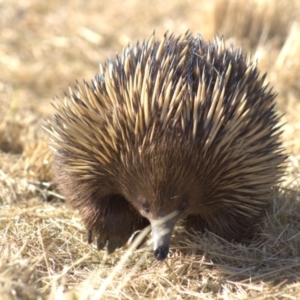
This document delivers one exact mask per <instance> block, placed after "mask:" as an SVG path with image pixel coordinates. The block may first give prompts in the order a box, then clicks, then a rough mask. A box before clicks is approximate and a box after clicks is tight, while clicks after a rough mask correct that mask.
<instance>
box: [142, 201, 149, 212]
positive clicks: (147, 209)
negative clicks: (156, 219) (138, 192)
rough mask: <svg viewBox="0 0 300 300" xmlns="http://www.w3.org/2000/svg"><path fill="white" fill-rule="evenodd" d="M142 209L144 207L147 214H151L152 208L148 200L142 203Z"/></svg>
mask: <svg viewBox="0 0 300 300" xmlns="http://www.w3.org/2000/svg"><path fill="white" fill-rule="evenodd" d="M142 207H143V210H144V211H145V212H146V213H149V211H150V207H149V204H148V202H147V201H146V199H144V200H143V202H142Z"/></svg>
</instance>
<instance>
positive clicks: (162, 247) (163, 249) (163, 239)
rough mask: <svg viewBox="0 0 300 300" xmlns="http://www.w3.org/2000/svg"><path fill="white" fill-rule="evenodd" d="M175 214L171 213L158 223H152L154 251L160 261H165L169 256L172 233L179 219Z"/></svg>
mask: <svg viewBox="0 0 300 300" xmlns="http://www.w3.org/2000/svg"><path fill="white" fill-rule="evenodd" d="M175 214H177V212H175ZM175 214H174V213H171V214H170V215H168V216H166V217H164V218H161V219H160V220H158V221H154V222H151V227H152V239H153V251H154V256H155V258H156V259H158V260H164V259H165V258H167V256H168V253H169V244H170V240H171V236H172V232H173V229H174V226H175V224H176V221H177V219H178V218H176V216H174V215H175Z"/></svg>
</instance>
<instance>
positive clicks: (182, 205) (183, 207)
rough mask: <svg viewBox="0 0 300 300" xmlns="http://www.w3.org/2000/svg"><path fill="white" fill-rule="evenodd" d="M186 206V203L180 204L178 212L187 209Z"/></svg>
mask: <svg viewBox="0 0 300 300" xmlns="http://www.w3.org/2000/svg"><path fill="white" fill-rule="evenodd" d="M187 207H188V205H187V203H186V202H182V203H181V206H180V209H179V210H180V212H184V211H185V210H186V209H187Z"/></svg>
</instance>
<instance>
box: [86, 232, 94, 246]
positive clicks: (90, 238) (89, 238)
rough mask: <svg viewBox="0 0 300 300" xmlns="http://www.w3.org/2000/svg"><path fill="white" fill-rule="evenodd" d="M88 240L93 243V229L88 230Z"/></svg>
mask: <svg viewBox="0 0 300 300" xmlns="http://www.w3.org/2000/svg"><path fill="white" fill-rule="evenodd" d="M87 240H88V243H89V244H91V243H92V241H93V231H92V230H88V231H87Z"/></svg>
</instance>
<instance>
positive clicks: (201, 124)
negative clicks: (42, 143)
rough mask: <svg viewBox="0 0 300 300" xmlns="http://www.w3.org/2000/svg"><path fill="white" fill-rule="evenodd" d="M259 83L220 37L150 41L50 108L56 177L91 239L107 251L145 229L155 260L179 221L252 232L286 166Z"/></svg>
mask: <svg viewBox="0 0 300 300" xmlns="http://www.w3.org/2000/svg"><path fill="white" fill-rule="evenodd" d="M264 80H265V76H260V75H259V72H258V70H257V67H256V65H255V63H253V62H251V61H250V59H248V57H246V56H245V55H243V54H242V52H241V51H240V50H235V49H234V48H232V47H230V48H226V47H225V43H224V41H223V39H218V38H216V39H215V41H214V42H213V43H210V42H205V41H204V40H203V39H202V38H201V37H200V36H197V37H193V36H192V35H191V34H190V33H186V34H185V35H182V36H179V37H175V36H173V35H168V34H165V36H164V38H163V39H162V40H161V41H159V40H158V39H156V37H155V35H154V34H153V35H152V36H151V37H150V39H149V40H147V41H145V42H143V43H142V44H139V43H137V44H136V45H135V46H134V47H130V46H128V47H127V48H125V49H124V51H123V53H122V56H121V57H120V56H116V58H115V60H109V61H108V62H107V63H106V64H105V65H104V66H100V73H99V74H98V75H97V76H96V77H95V79H94V80H93V81H92V82H91V84H87V83H85V85H84V88H83V89H81V87H80V85H78V86H77V88H76V90H75V91H71V92H70V96H69V97H68V96H66V98H65V99H64V100H62V101H59V100H58V101H56V102H55V103H54V106H55V108H56V119H55V120H56V122H55V124H53V125H52V127H51V129H50V130H49V131H50V132H51V134H52V138H51V146H52V148H53V150H54V157H55V158H54V160H55V163H54V174H55V179H56V182H57V184H58V186H59V189H60V191H61V192H62V194H63V195H64V196H65V197H66V200H67V202H69V203H70V204H71V206H72V207H73V208H75V209H78V210H79V213H80V215H81V217H82V219H83V222H84V224H85V226H86V228H87V230H88V241H89V242H92V238H93V237H96V238H97V246H98V249H103V248H104V246H105V245H106V244H107V249H108V252H109V253H111V252H113V251H114V250H115V249H116V248H119V247H121V246H123V245H124V244H125V243H126V241H127V240H128V238H129V237H130V236H131V234H132V233H133V232H135V231H136V230H139V229H142V228H144V227H145V226H147V225H149V223H150V224H151V226H152V235H153V240H154V246H153V247H154V255H155V257H156V258H157V259H158V260H163V259H165V258H166V257H167V255H168V252H169V242H170V237H171V235H172V231H173V228H174V226H175V224H176V223H177V222H178V221H179V220H181V221H182V222H183V224H184V225H185V226H186V228H187V229H188V230H192V229H193V230H196V231H204V230H208V231H211V232H214V233H215V234H217V235H219V236H221V237H223V238H225V239H227V240H230V241H231V240H240V239H241V238H244V237H245V236H247V235H248V234H249V233H251V231H253V225H254V224H256V223H257V222H258V221H259V220H260V218H261V216H262V215H263V213H264V211H265V209H266V207H267V204H268V202H269V200H270V199H271V197H272V196H271V193H272V190H271V188H272V186H273V185H275V184H276V183H277V182H278V180H279V178H280V176H282V174H283V165H284V160H285V156H284V154H283V149H282V145H281V142H280V135H281V127H280V125H279V119H280V118H279V115H278V112H277V108H276V105H275V102H274V98H275V96H276V95H275V94H274V93H273V92H272V90H271V89H269V88H268V86H267V85H265V84H264ZM171 213H173V217H172V218H169V219H168V220H166V221H163V222H159V220H162V218H164V217H166V216H168V215H170V214H171ZM162 232H163V234H161V233H162Z"/></svg>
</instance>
